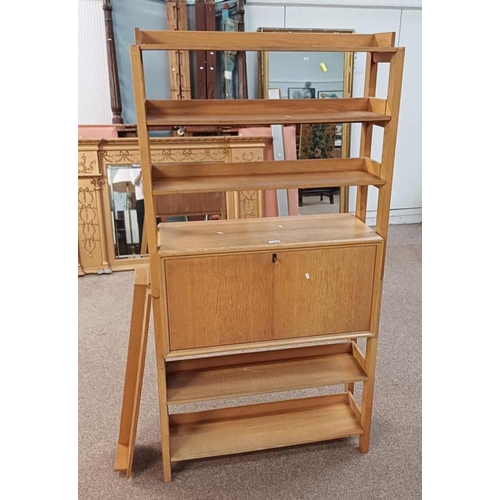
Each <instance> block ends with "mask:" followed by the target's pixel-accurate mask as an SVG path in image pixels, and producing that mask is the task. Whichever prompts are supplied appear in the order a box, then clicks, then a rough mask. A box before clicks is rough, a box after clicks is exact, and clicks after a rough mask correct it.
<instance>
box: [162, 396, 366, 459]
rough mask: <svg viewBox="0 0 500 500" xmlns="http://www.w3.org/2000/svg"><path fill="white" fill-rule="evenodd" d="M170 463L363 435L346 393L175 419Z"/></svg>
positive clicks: (171, 431) (172, 425) (171, 422)
mask: <svg viewBox="0 0 500 500" xmlns="http://www.w3.org/2000/svg"><path fill="white" fill-rule="evenodd" d="M170 433H171V446H172V461H174V462H176V461H182V460H191V459H196V458H203V457H213V456H219V455H230V454H234V453H243V452H248V451H256V450H265V449H268V448H279V447H283V446H290V445H293V444H304V443H312V442H318V441H328V440H331V439H337V438H341V437H348V436H357V435H360V434H363V429H362V427H361V425H360V423H359V420H358V416H357V414H356V412H355V411H353V409H352V407H351V402H350V400H349V396H348V395H347V394H345V393H342V394H336V395H333V396H323V397H317V398H304V399H299V400H291V401H280V402H278V403H266V404H260V405H251V406H240V407H236V408H225V409H222V410H211V411H203V412H194V413H185V414H177V415H171V417H170Z"/></svg>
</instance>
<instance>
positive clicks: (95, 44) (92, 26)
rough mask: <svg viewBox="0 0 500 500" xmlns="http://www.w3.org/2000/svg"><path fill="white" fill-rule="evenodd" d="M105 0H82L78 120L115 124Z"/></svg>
mask: <svg viewBox="0 0 500 500" xmlns="http://www.w3.org/2000/svg"><path fill="white" fill-rule="evenodd" d="M112 118H113V113H112V112H111V99H110V92H109V79H108V63H107V54H106V33H105V29H104V11H103V10H102V0H78V124H79V125H103V124H104V125H107V124H111V122H112Z"/></svg>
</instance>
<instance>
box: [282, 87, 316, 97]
mask: <svg viewBox="0 0 500 500" xmlns="http://www.w3.org/2000/svg"><path fill="white" fill-rule="evenodd" d="M315 97H316V89H313V88H311V87H289V88H288V99H314V98H315Z"/></svg>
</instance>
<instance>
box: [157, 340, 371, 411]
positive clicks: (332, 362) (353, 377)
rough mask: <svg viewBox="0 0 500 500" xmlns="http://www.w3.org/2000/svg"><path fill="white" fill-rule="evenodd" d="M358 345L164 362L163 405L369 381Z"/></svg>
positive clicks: (336, 345)
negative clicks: (164, 396)
mask: <svg viewBox="0 0 500 500" xmlns="http://www.w3.org/2000/svg"><path fill="white" fill-rule="evenodd" d="M363 364H364V358H363V355H362V354H361V352H360V351H359V349H358V347H357V346H356V344H354V343H352V342H344V343H341V344H333V345H327V346H317V347H306V348H297V349H286V350H281V351H267V352H260V353H251V354H235V355H230V356H218V357H215V358H201V359H194V360H185V361H172V362H169V363H168V364H167V377H168V379H167V386H168V393H167V403H168V404H170V405H176V404H184V403H193V402H199V401H207V400H213V399H222V398H231V397H241V396H251V395H256V394H263V393H272V392H283V391H291V390H295V389H305V388H307V387H325V386H329V385H335V384H341V383H350V382H361V381H365V380H367V376H366V373H365V372H364V370H363V368H362V365H363Z"/></svg>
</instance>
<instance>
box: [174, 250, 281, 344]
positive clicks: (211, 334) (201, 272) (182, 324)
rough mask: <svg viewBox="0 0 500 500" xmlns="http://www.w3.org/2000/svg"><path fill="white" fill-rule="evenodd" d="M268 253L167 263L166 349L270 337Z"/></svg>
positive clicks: (270, 289)
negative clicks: (168, 342) (167, 322)
mask: <svg viewBox="0 0 500 500" xmlns="http://www.w3.org/2000/svg"><path fill="white" fill-rule="evenodd" d="M272 266H273V263H272V254H246V255H226V256H224V255H223V256H217V257H215V256H214V257H199V258H188V259H172V260H166V261H165V272H166V278H167V281H166V283H167V301H168V310H167V314H168V321H169V335H170V348H171V349H172V350H174V351H175V350H179V349H191V348H196V347H208V346H218V345H228V344H238V343H242V342H256V341H261V340H269V339H270V338H272V330H271V328H272V318H271V313H272V303H271V299H272V271H273V268H272Z"/></svg>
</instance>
